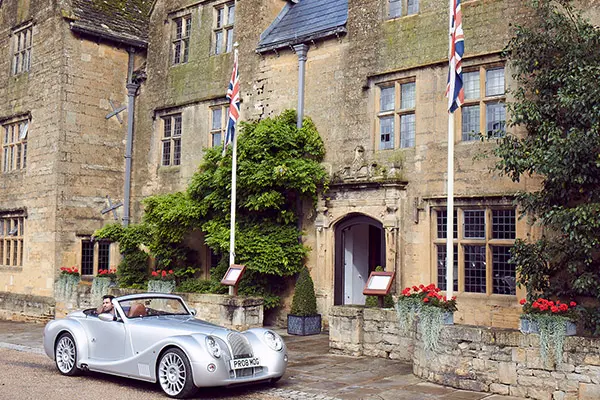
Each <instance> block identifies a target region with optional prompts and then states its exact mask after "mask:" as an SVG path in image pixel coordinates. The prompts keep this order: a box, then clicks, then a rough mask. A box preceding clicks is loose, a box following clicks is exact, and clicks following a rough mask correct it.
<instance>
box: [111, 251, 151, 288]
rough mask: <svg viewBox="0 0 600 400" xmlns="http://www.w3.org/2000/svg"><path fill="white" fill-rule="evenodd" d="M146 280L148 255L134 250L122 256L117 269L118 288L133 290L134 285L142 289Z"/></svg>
mask: <svg viewBox="0 0 600 400" xmlns="http://www.w3.org/2000/svg"><path fill="white" fill-rule="evenodd" d="M147 280H148V254H146V252H144V251H142V250H134V251H130V252H127V253H125V254H123V259H122V260H121V263H120V264H119V268H118V269H117V281H118V283H119V287H123V288H126V287H128V288H134V285H138V286H141V287H144V286H145V283H146V281H147ZM135 287H137V286H135Z"/></svg>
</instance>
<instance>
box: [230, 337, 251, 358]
mask: <svg viewBox="0 0 600 400" xmlns="http://www.w3.org/2000/svg"><path fill="white" fill-rule="evenodd" d="M227 340H228V341H229V345H230V346H231V351H232V352H233V358H234V359H235V358H248V357H252V347H251V346H250V343H248V339H246V338H245V337H244V335H241V334H239V333H237V332H231V333H230V334H229V335H227Z"/></svg>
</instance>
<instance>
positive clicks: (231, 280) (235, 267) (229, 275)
mask: <svg viewBox="0 0 600 400" xmlns="http://www.w3.org/2000/svg"><path fill="white" fill-rule="evenodd" d="M245 270H246V266H245V265H241V264H231V265H230V266H229V268H228V269H227V272H226V273H225V276H223V279H221V283H222V284H223V285H227V286H234V287H235V288H237V285H238V283H240V280H241V279H242V276H243V275H244V271H245Z"/></svg>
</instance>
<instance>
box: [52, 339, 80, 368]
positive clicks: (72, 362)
mask: <svg viewBox="0 0 600 400" xmlns="http://www.w3.org/2000/svg"><path fill="white" fill-rule="evenodd" d="M54 360H55V361H56V367H57V368H58V370H59V371H60V373H61V374H63V375H70V376H73V375H77V374H78V373H79V372H80V370H79V368H77V346H75V340H74V339H73V336H71V334H70V333H63V334H62V335H60V337H59V338H58V340H57V341H56V346H55V347H54Z"/></svg>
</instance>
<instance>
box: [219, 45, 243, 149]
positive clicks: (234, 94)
mask: <svg viewBox="0 0 600 400" xmlns="http://www.w3.org/2000/svg"><path fill="white" fill-rule="evenodd" d="M233 59H234V61H233V72H232V73H231V80H230V81H229V87H228V88H227V100H229V118H228V119H227V132H226V134H225V142H224V143H223V154H225V151H226V150H227V146H228V145H229V143H233V138H234V136H235V124H236V122H237V120H238V118H239V117H240V75H239V73H238V52H237V50H235V53H234V58H233Z"/></svg>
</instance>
